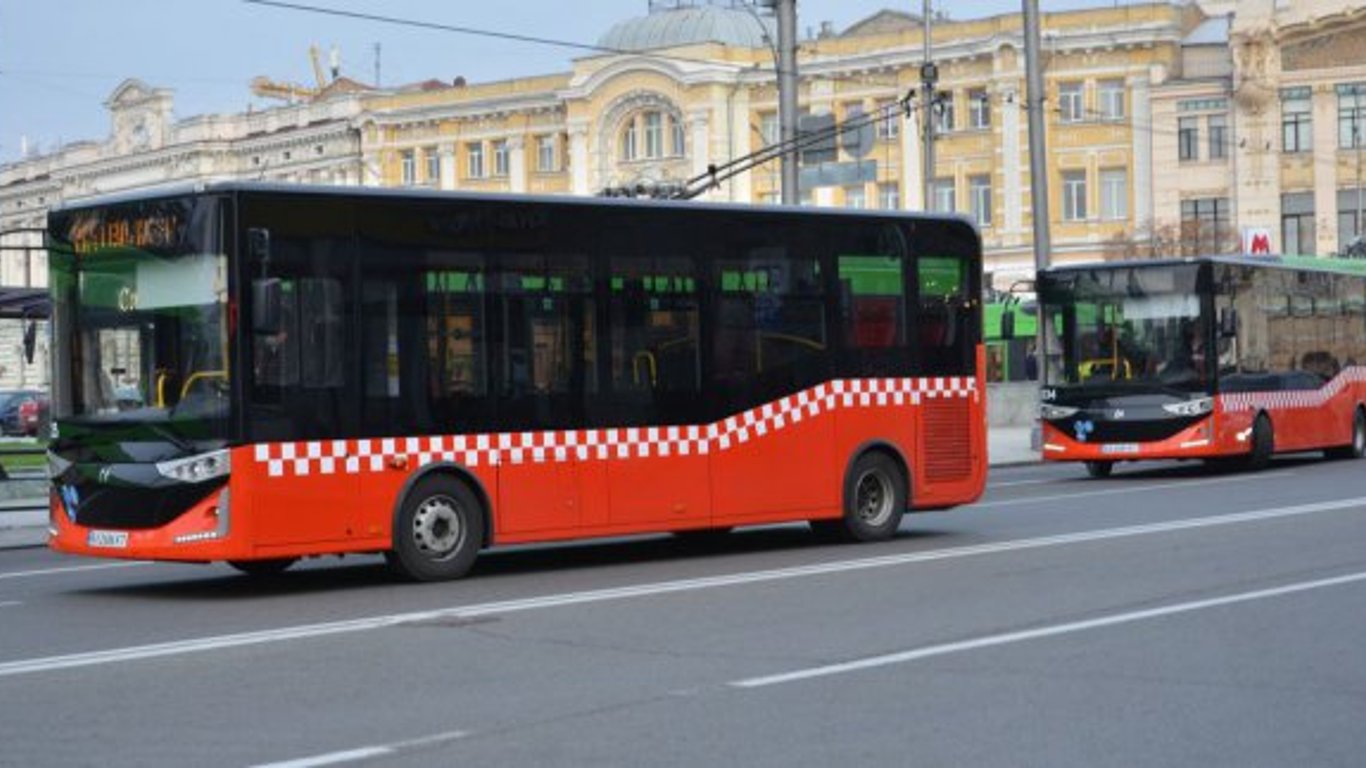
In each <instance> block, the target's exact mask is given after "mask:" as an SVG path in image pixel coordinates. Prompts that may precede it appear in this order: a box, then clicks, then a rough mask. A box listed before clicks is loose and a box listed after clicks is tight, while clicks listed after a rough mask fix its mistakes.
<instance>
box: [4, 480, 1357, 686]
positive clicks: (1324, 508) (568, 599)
mask: <svg viewBox="0 0 1366 768" xmlns="http://www.w3.org/2000/svg"><path fill="white" fill-rule="evenodd" d="M1343 510H1356V511H1362V510H1366V496H1359V497H1355V498H1350V499H1337V500H1335V501H1323V502H1317V503H1312V504H1300V505H1297V506H1293V507H1273V508H1270V509H1262V510H1256V511H1252V512H1237V513H1232V514H1227V515H1218V516H1214V517H1199V518H1190V519H1186V520H1173V521H1168V522H1164V523H1151V524H1147V525H1135V526H1126V527H1123V528H1107V529H1101V530H1097V531H1085V532H1081V533H1068V534H1061V535H1057V536H1044V537H1040V538H1034V539H1017V540H1014V541H1003V542H997V543H994V544H980V545H977V546H971V547H955V548H952V549H942V550H936V551H932V552H911V553H904V554H899V555H886V556H883V557H870V558H865V559H859V560H839V561H834V562H829V563H816V564H812V565H803V566H793V567H791V568H777V569H772V570H766V571H751V572H748V573H737V574H731V575H726V576H710V577H704V578H698V579H681V580H677V581H663V582H656V583H653V584H641V585H637V586H626V587H614V588H609V589H595V590H589V591H586V592H566V593H560V594H552V595H544V596H541V597H529V598H522V599H518V600H506V601H502V602H493V603H475V604H473V605H467V606H456V607H453V608H438V609H433V610H430V611H415V612H412V613H396V614H389V615H384V616H374V617H370V618H363V619H350V620H347V621H334V622H326V623H321V624H303V625H299V626H294V627H282V628H279V629H267V630H260V631H256V632H242V633H238V634H231V635H214V636H209V637H202V638H195V639H190V640H176V641H171V642H166V643H154V644H150V645H137V646H131V647H126V648H111V649H109V650H103V651H89V652H85V653H73V654H67V655H62V656H45V657H39V658H34V659H21V660H18V661H9V662H0V677H12V676H16V675H26V674H34V673H39V672H55V671H59V670H67V669H76V668H80V667H90V666H95V665H101V664H114V663H123V662H129V661H137V660H141V659H154V658H161V657H166V656H179V655H183V654H188V653H201V652H206V651H221V650H225V649H228V648H241V647H245V646H252V645H262V644H265V643H278V642H285V641H289V640H303V639H311V638H317V637H327V636H331V635H341V634H350V633H355V632H365V631H368V630H373V629H383V628H386V627H393V626H399V625H403V624H411V623H414V622H424V621H434V620H437V619H468V618H475V617H480V616H493V615H505V614H511V613H520V612H522V611H534V610H541V609H546V608H562V607H565V606H571V605H585V604H589V603H603V602H609V601H615V600H625V599H630V598H637V597H654V596H658V595H668V594H677V593H682V592H695V591H699V590H706V589H718V588H722V587H734V586H742V585H747V584H760V583H765V582H771V581H780V580H784V579H794V578H803V577H807V576H822V575H828V574H837V573H850V572H854V571H862V570H868V569H872V568H887V567H893V566H899V565H910V564H914V563H928V562H935V561H939V560H952V559H957V558H962V557H974V556H977V555H989V554H999V553H1002V552H1019V551H1025V550H1032V549H1041V548H1045V547H1056V546H1064V545H1068V544H1080V543H1085V542H1092V541H1107V540H1114V539H1122V538H1128V537H1133V536H1146V535H1150V534H1161V533H1169V532H1172V531H1183V530H1194V529H1200V528H1212V527H1215V526H1223V525H1236V524H1240V523H1251V522H1257V521H1262V520H1273V519H1279V518H1288V517H1295V516H1300V515H1310V514H1316V513H1319V512H1333V511H1343Z"/></svg>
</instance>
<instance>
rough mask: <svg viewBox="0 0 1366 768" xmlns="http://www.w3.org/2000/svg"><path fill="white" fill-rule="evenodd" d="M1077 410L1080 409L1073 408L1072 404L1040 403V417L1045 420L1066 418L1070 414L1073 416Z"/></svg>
mask: <svg viewBox="0 0 1366 768" xmlns="http://www.w3.org/2000/svg"><path fill="white" fill-rule="evenodd" d="M1077 410H1078V409H1076V408H1073V407H1072V406H1070V405H1052V404H1049V403H1039V418H1041V419H1044V420H1048V419H1065V418H1067V417H1068V416H1071V415H1072V414H1074V413H1076V412H1077Z"/></svg>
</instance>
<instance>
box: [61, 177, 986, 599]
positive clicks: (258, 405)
mask: <svg viewBox="0 0 1366 768" xmlns="http://www.w3.org/2000/svg"><path fill="white" fill-rule="evenodd" d="M49 230H50V237H49V239H50V243H49V247H50V263H51V290H52V297H53V320H52V322H53V326H52V327H53V343H54V350H55V351H54V354H53V358H54V367H55V370H54V375H53V382H54V386H53V390H54V395H53V406H52V413H53V428H52V441H51V444H50V461H51V464H52V506H51V510H52V514H51V527H52V536H51V546H52V547H53V548H54V549H57V550H60V551H63V552H71V553H77V554H82V555H94V556H106V557H121V558H139V559H153V560H175V561H227V562H228V563H230V564H232V565H234V566H235V567H237V568H238V569H240V570H242V571H246V572H248V573H269V572H274V571H279V570H282V569H284V568H286V567H288V566H289V565H290V564H291V563H293V562H294V561H295V560H297V559H298V558H301V557H308V556H315V555H322V554H340V553H350V552H382V553H385V554H386V556H387V558H388V560H389V562H390V564H391V565H392V567H393V568H394V569H395V570H396V571H398V572H399V573H400V574H402V575H405V576H407V577H411V578H415V579H423V580H427V579H444V578H454V577H457V576H460V575H462V574H463V573H464V572H465V571H466V570H467V569H468V568H469V567H470V565H471V563H472V561H473V560H474V558H475V556H476V554H477V553H478V552H479V551H480V550H482V549H484V548H487V547H492V546H496V545H500V544H512V543H525V542H544V541H551V540H564V539H575V538H585V537H595V536H615V535H622V534H636V533H644V532H677V533H685V532H700V531H718V530H726V529H730V528H733V527H736V526H745V525H752V524H762V523H774V522H780V521H796V520H803V521H810V522H811V525H812V526H813V527H814V528H816V529H818V530H820V531H825V532H829V533H831V534H834V535H838V536H841V537H844V538H848V539H854V540H875V539H886V538H888V537H889V536H891V535H893V533H894V532H895V531H896V529H897V527H898V526H899V524H900V521H901V517H902V513H903V512H904V511H907V510H915V509H933V508H944V507H949V506H952V505H955V504H960V503H964V502H969V501H972V500H974V499H976V498H977V497H978V496H979V494H980V493H981V492H982V488H983V484H984V481H985V473H986V450H985V407H984V393H983V382H982V378H981V370H982V350H981V343H980V340H981V303H980V301H979V300H978V296H979V295H980V281H981V277H980V275H981V245H980V240H979V238H978V236H977V234H976V232H975V230H974V229H973V228H972V227H971V225H970V224H967V223H965V222H963V221H961V220H959V219H956V218H949V217H940V218H936V217H928V216H917V215H908V214H901V213H894V212H886V213H873V212H868V213H863V212H852V211H817V210H812V209H795V208H780V207H776V206H775V207H762V208H761V207H740V206H720V205H704V204H698V203H691V202H647V201H636V200H609V199H602V198H598V199H574V198H567V197H562V198H535V197H513V196H494V195H465V194H446V193H435V192H411V191H392V190H358V189H345V190H342V189H321V188H317V189H311V188H305V187H279V186H268V185H251V184H230V185H222V186H211V187H208V188H201V189H198V190H194V191H189V192H186V193H183V194H161V195H158V196H143V197H135V198H123V199H111V200H105V201H101V202H99V203H96V204H90V205H82V206H77V207H71V208H66V209H63V210H60V211H56V212H54V213H53V214H52V215H51V218H50V220H49Z"/></svg>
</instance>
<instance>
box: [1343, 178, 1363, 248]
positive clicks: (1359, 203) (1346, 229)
mask: <svg viewBox="0 0 1366 768" xmlns="http://www.w3.org/2000/svg"><path fill="white" fill-rule="evenodd" d="M1363 211H1366V190H1358V188H1357V187H1349V188H1347V189H1339V190H1338V251H1339V252H1342V251H1345V250H1347V246H1349V245H1351V244H1352V241H1353V240H1355V239H1356V238H1357V237H1358V236H1359V235H1360V234H1361V229H1360V228H1359V227H1358V223H1359V222H1358V219H1359V218H1362V217H1359V216H1358V215H1357V214H1358V213H1359V212H1363Z"/></svg>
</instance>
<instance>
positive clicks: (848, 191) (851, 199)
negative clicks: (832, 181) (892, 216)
mask: <svg viewBox="0 0 1366 768" xmlns="http://www.w3.org/2000/svg"><path fill="white" fill-rule="evenodd" d="M844 207H845V208H867V207H868V200H867V199H866V198H865V196H864V192H863V185H862V184H853V185H850V186H847V187H845V188H844Z"/></svg>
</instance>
